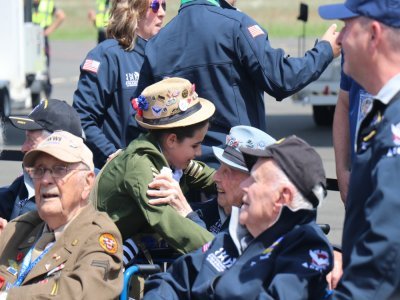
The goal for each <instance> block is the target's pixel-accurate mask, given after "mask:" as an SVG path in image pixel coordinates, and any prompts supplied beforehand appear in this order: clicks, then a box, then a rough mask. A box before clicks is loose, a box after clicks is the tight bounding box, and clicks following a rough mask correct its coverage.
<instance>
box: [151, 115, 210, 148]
mask: <svg viewBox="0 0 400 300" xmlns="http://www.w3.org/2000/svg"><path fill="white" fill-rule="evenodd" d="M208 123H209V120H208V119H207V120H204V121H202V122H200V123H196V124H193V125H189V126H184V127H175V128H166V129H150V130H149V131H150V133H151V134H152V135H153V137H154V138H155V139H156V140H157V141H158V142H159V143H160V142H161V141H162V138H163V137H164V136H165V135H167V134H171V133H173V134H175V135H176V138H177V139H178V141H179V142H182V141H183V140H184V139H185V138H191V137H193V136H194V134H195V133H196V131H197V130H199V129H201V128H203V127H204V126H206V125H207V124H208Z"/></svg>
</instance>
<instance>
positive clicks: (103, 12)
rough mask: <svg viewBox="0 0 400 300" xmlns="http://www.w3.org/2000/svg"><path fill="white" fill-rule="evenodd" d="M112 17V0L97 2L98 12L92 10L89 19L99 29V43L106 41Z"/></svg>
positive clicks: (99, 0) (97, 0) (98, 0)
mask: <svg viewBox="0 0 400 300" xmlns="http://www.w3.org/2000/svg"><path fill="white" fill-rule="evenodd" d="M109 17H110V0H96V11H95V10H93V9H91V10H89V12H88V18H89V20H90V21H91V22H93V25H94V26H96V28H97V43H99V44H100V43H101V42H102V41H104V40H105V39H106V38H107V36H106V30H105V27H106V26H107V24H108V19H109Z"/></svg>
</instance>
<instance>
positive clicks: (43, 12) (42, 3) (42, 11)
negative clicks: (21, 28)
mask: <svg viewBox="0 0 400 300" xmlns="http://www.w3.org/2000/svg"><path fill="white" fill-rule="evenodd" d="M53 11H54V1H53V0H39V7H38V10H37V11H36V10H35V9H34V8H33V7H32V22H33V23H35V24H38V25H40V27H42V28H45V27H48V26H50V25H51V23H53Z"/></svg>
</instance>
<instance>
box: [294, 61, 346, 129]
mask: <svg viewBox="0 0 400 300" xmlns="http://www.w3.org/2000/svg"><path fill="white" fill-rule="evenodd" d="M340 62H341V57H337V58H335V59H334V60H333V61H332V63H330V64H329V66H328V67H327V68H326V69H325V71H324V72H323V73H322V74H321V76H320V78H319V79H318V80H316V81H314V82H312V83H310V84H309V85H307V86H306V87H305V88H303V89H302V90H301V91H299V92H298V93H296V94H294V95H293V96H292V99H293V101H294V102H295V103H297V104H302V105H312V109H313V117H314V121H315V124H317V125H318V126H330V125H332V122H333V115H334V113H335V106H336V102H337V97H338V94H339V89H340V72H341V65H340Z"/></svg>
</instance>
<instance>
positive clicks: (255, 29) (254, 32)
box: [247, 25, 265, 38]
mask: <svg viewBox="0 0 400 300" xmlns="http://www.w3.org/2000/svg"><path fill="white" fill-rule="evenodd" d="M247 30H248V31H249V33H250V35H251V36H252V37H253V38H255V37H257V36H259V35H264V34H265V33H264V31H263V30H262V29H261V27H260V26H258V25H253V26H250V27H247Z"/></svg>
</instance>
